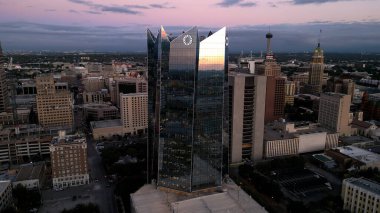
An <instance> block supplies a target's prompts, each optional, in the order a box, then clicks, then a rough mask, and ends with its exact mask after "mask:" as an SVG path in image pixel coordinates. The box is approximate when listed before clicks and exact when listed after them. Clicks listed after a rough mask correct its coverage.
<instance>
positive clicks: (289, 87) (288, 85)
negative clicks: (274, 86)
mask: <svg viewBox="0 0 380 213" xmlns="http://www.w3.org/2000/svg"><path fill="white" fill-rule="evenodd" d="M295 92H296V84H295V83H294V82H293V81H286V82H285V105H291V106H293V105H294V94H295Z"/></svg>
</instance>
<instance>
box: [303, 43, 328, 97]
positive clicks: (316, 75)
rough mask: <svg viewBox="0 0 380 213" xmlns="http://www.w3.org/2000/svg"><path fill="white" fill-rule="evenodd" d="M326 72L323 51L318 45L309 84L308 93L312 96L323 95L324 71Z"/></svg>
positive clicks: (312, 62) (311, 66) (311, 67)
mask: <svg viewBox="0 0 380 213" xmlns="http://www.w3.org/2000/svg"><path fill="white" fill-rule="evenodd" d="M324 70H325V64H324V56H323V50H322V48H321V46H320V43H318V47H317V48H315V50H314V54H313V58H312V60H311V63H310V72H309V82H308V85H307V86H308V87H307V90H308V91H307V92H308V93H311V94H316V93H318V94H319V93H321V92H322V84H323V71H324Z"/></svg>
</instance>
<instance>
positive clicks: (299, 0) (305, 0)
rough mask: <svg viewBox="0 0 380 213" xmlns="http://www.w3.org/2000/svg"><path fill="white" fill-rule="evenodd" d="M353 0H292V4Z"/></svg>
mask: <svg viewBox="0 0 380 213" xmlns="http://www.w3.org/2000/svg"><path fill="white" fill-rule="evenodd" d="M341 1H355V0H293V1H292V4H296V5H297V4H324V3H330V2H341Z"/></svg>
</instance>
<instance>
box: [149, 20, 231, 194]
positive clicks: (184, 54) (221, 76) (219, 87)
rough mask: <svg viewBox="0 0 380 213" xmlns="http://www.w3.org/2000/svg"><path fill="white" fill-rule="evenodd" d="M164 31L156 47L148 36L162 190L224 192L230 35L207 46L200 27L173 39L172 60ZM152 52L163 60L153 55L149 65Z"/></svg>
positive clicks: (216, 37) (152, 132)
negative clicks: (219, 188) (221, 187)
mask: <svg viewBox="0 0 380 213" xmlns="http://www.w3.org/2000/svg"><path fill="white" fill-rule="evenodd" d="M162 31H163V29H161V32H160V33H159V35H158V36H157V39H154V37H152V39H151V40H152V41H153V40H155V41H154V42H153V43H154V45H153V44H152V45H151V46H149V39H150V37H149V36H150V35H149V32H148V64H149V66H150V67H149V86H151V85H152V86H151V87H153V88H154V89H151V88H150V89H149V99H150V102H149V112H150V113H151V114H150V119H152V121H151V122H150V124H151V125H150V126H149V132H150V133H149V138H150V139H149V143H151V142H154V141H155V140H157V139H158V145H159V146H158V150H157V152H158V170H157V172H158V173H157V185H158V186H161V187H167V188H171V189H175V190H180V191H186V192H192V191H196V190H200V189H204V188H210V187H216V186H219V185H221V179H222V164H223V141H224V139H223V137H224V136H226V135H227V134H226V133H224V128H223V127H224V125H223V124H224V120H225V118H224V115H225V114H224V106H225V104H224V103H225V99H224V97H225V96H224V91H225V86H226V85H227V84H226V81H227V70H226V68H227V63H226V29H225V28H223V29H221V30H219V31H218V32H216V33H214V34H210V35H209V36H208V37H207V38H204V39H203V40H202V41H200V37H199V35H198V29H197V28H196V27H194V28H192V29H190V30H189V31H187V32H185V33H183V34H181V35H179V36H178V37H176V38H173V39H170V38H168V40H165V41H164V43H169V48H168V49H165V54H166V53H168V58H167V59H166V58H164V57H162V55H164V54H163V52H164V51H163V49H162V46H163V40H162V38H161V41H160V39H159V38H160V34H162ZM168 41H169V42H168ZM159 43H161V44H159ZM160 46H161V47H160ZM150 48H152V51H151V52H157V53H161V58H160V56H159V55H160V54H158V55H157V56H154V57H153V55H154V54H156V53H154V54H153V53H152V56H151V57H153V58H154V59H155V60H156V61H155V62H153V61H152V62H151V61H149V54H151V52H150V50H151V49H150ZM160 48H161V49H160ZM157 60H158V61H157ZM150 62H151V63H150ZM159 64H161V67H159ZM163 64H165V66H163ZM166 65H168V66H166ZM158 73H159V74H158ZM154 103H156V104H154ZM153 105H154V106H153ZM157 121H159V122H157ZM158 136H159V138H158ZM153 149H154V148H153ZM152 173H154V172H152Z"/></svg>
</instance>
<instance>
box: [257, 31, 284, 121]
mask: <svg viewBox="0 0 380 213" xmlns="http://www.w3.org/2000/svg"><path fill="white" fill-rule="evenodd" d="M265 37H266V39H267V53H266V56H265V60H264V63H263V64H261V65H259V66H258V68H257V73H258V74H259V75H264V76H266V77H267V84H266V87H267V88H266V97H265V119H264V120H265V123H270V122H273V121H275V120H278V119H280V118H283V117H284V109H285V78H284V77H281V76H280V75H281V66H280V65H279V64H277V62H276V59H275V58H274V56H273V52H272V50H271V45H270V43H271V39H272V38H273V34H272V33H267V34H266V35H265Z"/></svg>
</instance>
